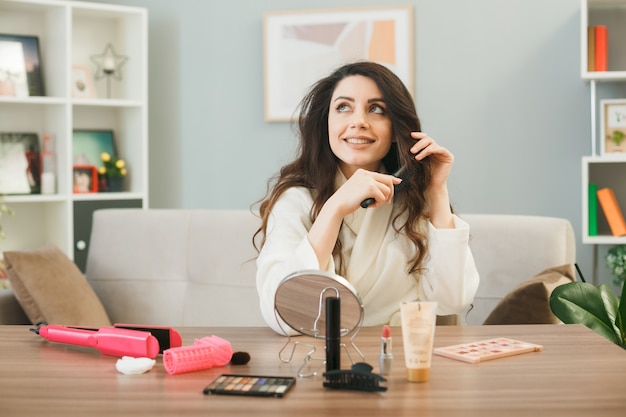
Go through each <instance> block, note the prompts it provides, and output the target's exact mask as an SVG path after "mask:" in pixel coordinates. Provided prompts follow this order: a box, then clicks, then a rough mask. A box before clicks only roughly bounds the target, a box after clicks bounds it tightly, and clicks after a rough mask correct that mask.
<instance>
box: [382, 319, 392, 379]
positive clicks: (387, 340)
mask: <svg viewBox="0 0 626 417" xmlns="http://www.w3.org/2000/svg"><path fill="white" fill-rule="evenodd" d="M392 364H393V353H391V328H390V327H389V326H388V325H386V324H385V325H384V326H383V332H382V336H381V338H380V357H379V365H380V373H381V374H382V375H388V374H389V373H390V372H391V366H392Z"/></svg>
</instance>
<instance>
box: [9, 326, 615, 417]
mask: <svg viewBox="0 0 626 417" xmlns="http://www.w3.org/2000/svg"><path fill="white" fill-rule="evenodd" d="M177 330H179V331H180V333H181V334H182V336H183V344H184V345H190V344H192V343H193V341H194V339H195V338H199V337H203V336H210V335H212V334H215V335H217V336H219V337H222V338H224V339H226V340H229V341H230V342H231V343H232V345H233V349H234V350H236V351H238V350H239V351H247V352H249V353H250V354H251V356H252V359H251V361H250V362H249V364H248V365H240V366H234V365H227V366H226V367H222V368H211V369H208V370H204V371H197V372H191V373H185V374H178V375H169V374H168V373H167V372H166V371H165V370H164V368H163V363H162V360H161V358H160V357H159V358H157V364H156V365H155V367H154V368H153V369H152V370H151V371H150V372H148V373H145V374H141V375H123V374H120V373H119V372H117V370H116V369H115V363H116V361H117V358H115V357H112V356H105V355H101V354H100V353H99V352H97V351H96V350H93V349H88V348H81V347H75V346H68V345H61V344H55V343H49V342H47V341H45V340H44V339H42V338H40V337H39V336H37V335H35V334H34V333H32V332H29V331H28V326H0V415H1V416H7V417H9V416H68V415H76V416H110V417H119V416H131V415H132V416H136V415H142V416H156V415H172V416H195V415H197V416H209V415H211V416H226V415H241V416H243V415H251V416H252V415H254V416H298V417H305V416H324V415H333V416H350V417H352V416H358V417H361V416H378V415H389V416H401V415H412V416H429V415H437V416H483V417H484V416H508V417H510V416H522V415H524V416H532V417H536V416H551V417H554V416H585V417H587V416H594V417H595V416H620V417H623V416H624V415H626V392H625V386H626V351H624V350H622V349H621V348H619V347H618V346H616V345H614V344H612V343H610V342H609V341H607V340H605V339H603V338H601V337H600V336H598V335H596V334H595V333H593V332H592V331H590V330H588V329H587V328H585V327H582V326H576V325H536V326H525V325H520V326H476V327H461V326H441V327H438V328H437V330H436V335H435V347H437V346H447V345H452V344H458V343H467V342H472V341H476V340H482V339H487V338H492V337H500V336H501V337H510V338H513V339H519V340H523V341H526V342H530V343H536V344H541V345H543V346H544V349H543V351H541V352H533V353H526V354H523V355H519V356H515V357H509V358H502V359H497V360H493V361H488V362H483V363H480V364H477V365H473V364H469V363H464V362H459V361H456V360H452V359H448V358H444V357H439V356H433V362H432V368H431V380H430V382H427V383H409V382H407V379H406V371H405V367H404V355H403V349H402V337H401V332H400V329H399V328H393V329H392V335H393V352H394V356H395V360H394V363H393V369H392V373H391V375H389V377H388V382H387V386H388V391H386V392H382V393H380V392H378V393H371V392H360V391H344V390H331V389H327V388H324V387H323V386H322V382H323V377H322V376H313V377H308V378H298V379H297V382H296V385H295V386H294V387H293V389H292V390H291V391H289V392H288V394H287V395H286V396H285V397H284V398H252V397H238V396H221V395H212V396H205V395H203V393H202V389H203V388H204V387H205V386H206V385H207V384H208V383H209V382H210V381H211V380H213V379H214V378H216V377H217V376H218V375H219V374H222V373H245V374H267V375H277V376H295V375H296V373H297V370H298V368H299V367H300V366H301V364H302V359H303V354H304V351H298V350H297V351H296V358H295V359H294V361H292V362H291V363H283V362H281V361H280V360H279V357H278V352H279V351H280V349H281V348H282V347H283V345H284V343H285V341H286V339H285V338H283V337H281V336H278V335H276V334H274V333H273V332H272V331H271V330H269V329H266V328H199V327H197V328H178V329H177ZM380 333H381V328H364V329H362V330H361V332H360V333H359V335H358V337H357V339H356V344H357V345H358V347H359V348H360V349H361V351H362V352H363V353H364V354H365V356H366V361H367V362H369V363H370V364H372V365H373V366H375V371H376V372H378V365H377V364H378V353H379V349H380ZM298 339H300V340H304V337H300V338H298ZM306 339H307V340H309V341H310V340H311V339H310V338H306ZM293 340H294V339H293V338H292V342H293ZM321 349H322V352H323V346H322V347H321ZM322 355H323V354H322ZM342 367H343V368H348V367H349V363H348V361H347V358H346V356H345V355H344V356H343V357H342Z"/></svg>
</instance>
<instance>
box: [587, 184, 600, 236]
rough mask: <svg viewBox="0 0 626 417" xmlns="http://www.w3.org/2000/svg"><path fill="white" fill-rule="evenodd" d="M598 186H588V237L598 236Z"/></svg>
mask: <svg viewBox="0 0 626 417" xmlns="http://www.w3.org/2000/svg"><path fill="white" fill-rule="evenodd" d="M597 192H598V184H591V183H590V184H589V194H588V196H587V198H588V200H589V201H588V204H589V206H588V212H589V219H588V220H589V224H588V225H589V236H598V195H597Z"/></svg>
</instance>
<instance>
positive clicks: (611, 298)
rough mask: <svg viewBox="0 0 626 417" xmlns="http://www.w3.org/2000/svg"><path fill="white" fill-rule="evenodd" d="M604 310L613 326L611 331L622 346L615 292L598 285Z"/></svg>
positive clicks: (604, 285)
mask: <svg viewBox="0 0 626 417" xmlns="http://www.w3.org/2000/svg"><path fill="white" fill-rule="evenodd" d="M598 290H599V291H600V296H601V297H602V302H603V304H604V309H605V310H606V313H607V315H608V316H609V322H610V323H611V325H612V326H613V331H614V332H615V334H616V335H617V336H618V338H619V343H618V344H619V345H620V346H621V345H623V342H624V341H623V337H622V332H621V331H620V324H619V321H620V317H619V316H620V314H619V298H617V295H615V292H614V291H613V290H612V289H611V288H610V287H609V286H608V285H606V284H600V285H599V286H598Z"/></svg>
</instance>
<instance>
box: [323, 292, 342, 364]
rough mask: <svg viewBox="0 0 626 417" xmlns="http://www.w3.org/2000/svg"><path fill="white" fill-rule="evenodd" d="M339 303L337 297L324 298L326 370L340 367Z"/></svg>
mask: <svg viewBox="0 0 626 417" xmlns="http://www.w3.org/2000/svg"><path fill="white" fill-rule="evenodd" d="M340 322H341V303H340V300H339V298H338V297H328V298H326V372H328V371H334V370H338V369H341V351H340V342H341V328H340V327H341V324H340Z"/></svg>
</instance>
